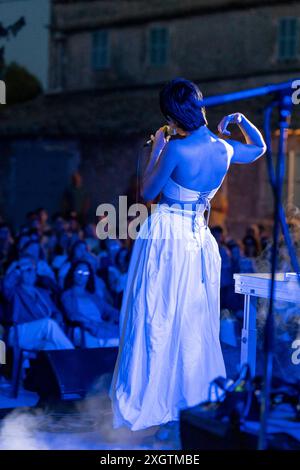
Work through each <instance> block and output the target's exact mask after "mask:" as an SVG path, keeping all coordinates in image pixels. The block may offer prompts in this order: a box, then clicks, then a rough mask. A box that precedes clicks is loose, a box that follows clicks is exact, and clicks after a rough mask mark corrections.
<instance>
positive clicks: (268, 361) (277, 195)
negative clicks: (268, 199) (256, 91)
mask: <svg viewBox="0 0 300 470" xmlns="http://www.w3.org/2000/svg"><path fill="white" fill-rule="evenodd" d="M291 106H292V104H291V96H290V95H289V94H287V93H284V92H281V93H280V95H279V142H278V156H277V164H276V175H275V181H274V185H272V188H273V193H274V226H273V246H272V268H271V288H270V301H269V309H268V315H267V320H266V326H265V337H264V355H265V357H264V384H263V390H262V397H261V409H260V433H259V440H258V449H259V450H264V449H266V448H267V424H268V416H269V411H270V392H271V386H272V372H273V349H274V297H275V275H276V268H277V261H278V248H279V247H278V242H279V228H280V222H281V215H282V214H281V199H282V189H283V181H284V172H285V156H286V148H287V135H288V128H289V124H290V116H291ZM269 150H271V149H268V151H269ZM270 156H271V155H269V157H268V158H270Z"/></svg>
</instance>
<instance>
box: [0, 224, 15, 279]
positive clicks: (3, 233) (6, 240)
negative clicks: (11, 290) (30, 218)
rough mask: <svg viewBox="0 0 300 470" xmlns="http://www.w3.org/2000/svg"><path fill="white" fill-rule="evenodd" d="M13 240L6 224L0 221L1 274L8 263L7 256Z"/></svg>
mask: <svg viewBox="0 0 300 470" xmlns="http://www.w3.org/2000/svg"><path fill="white" fill-rule="evenodd" d="M13 244H14V240H13V237H12V234H11V231H10V228H9V226H8V225H7V224H5V223H4V222H3V223H0V275H1V276H2V275H3V274H4V272H5V269H6V268H7V265H8V263H9V256H10V253H11V250H12V246H13Z"/></svg>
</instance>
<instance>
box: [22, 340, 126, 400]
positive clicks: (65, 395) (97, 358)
mask: <svg viewBox="0 0 300 470" xmlns="http://www.w3.org/2000/svg"><path fill="white" fill-rule="evenodd" d="M117 354H118V348H93V349H68V350H53V351H52V350H51V351H41V352H40V353H39V354H38V357H37V360H36V362H35V364H34V365H33V367H32V371H31V375H32V383H33V384H34V388H35V389H36V391H37V392H38V394H39V396H40V399H41V400H43V401H45V400H74V399H80V398H83V397H85V396H86V395H87V394H88V393H91V392H92V390H93V388H95V387H97V383H99V380H100V377H101V376H103V375H104V374H109V375H110V376H111V375H112V373H113V370H114V366H115V362H116V358H117Z"/></svg>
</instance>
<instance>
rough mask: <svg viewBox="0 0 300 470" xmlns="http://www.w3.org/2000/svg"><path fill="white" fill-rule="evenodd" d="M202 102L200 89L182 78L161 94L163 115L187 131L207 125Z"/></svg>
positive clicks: (171, 82)
mask: <svg viewBox="0 0 300 470" xmlns="http://www.w3.org/2000/svg"><path fill="white" fill-rule="evenodd" d="M202 100H203V95H202V93H201V91H200V89H199V87H198V86H197V85H196V84H195V83H193V82H191V81H189V80H186V79H185V78H181V77H178V78H174V80H171V81H170V82H168V83H167V84H166V85H165V86H164V87H163V88H162V90H161V91H160V94H159V104H160V109H161V112H162V114H163V115H164V116H165V118H167V119H168V118H171V119H172V120H173V121H175V122H176V124H177V125H178V126H179V127H180V128H181V129H183V130H185V131H193V130H196V129H199V127H201V126H203V125H206V124H207V120H206V115H205V108H204V107H203V106H202V105H201V103H202Z"/></svg>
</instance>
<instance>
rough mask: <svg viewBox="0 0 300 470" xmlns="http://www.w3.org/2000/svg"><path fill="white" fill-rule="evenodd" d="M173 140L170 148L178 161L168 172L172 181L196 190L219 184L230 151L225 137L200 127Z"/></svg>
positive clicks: (207, 188)
mask: <svg viewBox="0 0 300 470" xmlns="http://www.w3.org/2000/svg"><path fill="white" fill-rule="evenodd" d="M175 142H176V143H175ZM174 143H175V145H173V151H174V152H177V155H178V159H177V161H178V164H177V166H176V167H175V168H174V170H173V172H172V174H171V178H172V179H173V180H174V181H176V182H177V183H178V184H180V185H181V186H184V187H186V188H189V189H193V190H196V191H210V190H212V189H215V188H217V187H218V186H220V184H221V183H222V180H223V178H224V176H225V175H226V173H227V170H228V167H229V162H230V157H231V156H232V154H233V149H232V147H231V146H230V145H229V144H227V143H226V141H225V140H223V139H221V138H219V137H217V136H216V135H215V134H213V133H212V132H211V131H210V130H209V129H208V128H207V127H203V128H200V129H199V130H197V131H195V132H193V133H191V134H189V135H188V136H186V137H184V138H182V139H178V140H175V141H174Z"/></svg>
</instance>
